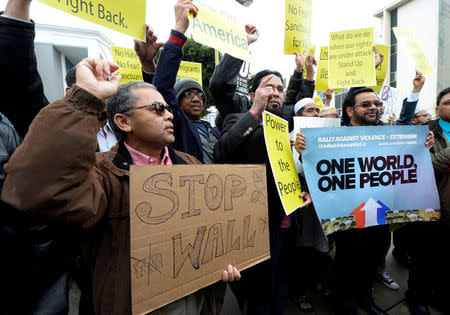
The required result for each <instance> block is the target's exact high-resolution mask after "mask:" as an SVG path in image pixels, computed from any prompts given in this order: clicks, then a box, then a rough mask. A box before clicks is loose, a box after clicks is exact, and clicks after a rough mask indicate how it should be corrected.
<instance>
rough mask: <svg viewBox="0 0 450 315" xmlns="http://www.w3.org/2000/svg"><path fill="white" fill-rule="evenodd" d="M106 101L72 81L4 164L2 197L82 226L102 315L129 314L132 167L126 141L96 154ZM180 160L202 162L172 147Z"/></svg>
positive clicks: (54, 219) (22, 208)
mask: <svg viewBox="0 0 450 315" xmlns="http://www.w3.org/2000/svg"><path fill="white" fill-rule="evenodd" d="M104 110H105V104H104V102H103V101H101V100H100V99H98V98H96V97H95V96H93V95H92V94H90V93H88V92H87V91H85V90H83V89H81V88H79V87H77V86H74V87H73V88H72V89H71V90H70V91H69V93H68V94H67V95H66V97H64V98H63V99H61V100H58V101H56V102H54V103H52V104H50V105H48V106H47V107H45V108H44V109H43V110H42V111H41V112H40V113H39V114H38V115H37V117H36V118H35V120H34V121H33V123H32V124H31V127H30V130H29V132H28V134H27V136H26V137H25V139H24V141H23V143H22V145H21V146H20V147H19V148H18V149H17V150H16V152H15V153H14V155H13V156H12V158H11V159H10V162H9V163H8V164H7V165H6V167H5V170H6V172H7V174H8V176H7V178H6V181H5V184H4V188H3V192H2V199H3V200H4V201H5V202H7V203H9V204H11V205H13V206H14V207H15V208H17V209H19V210H20V211H23V212H26V213H27V214H29V215H31V216H37V217H40V218H45V219H48V220H49V221H51V222H61V223H66V224H76V225H81V226H82V227H83V228H85V229H86V230H87V231H86V236H85V237H83V239H82V240H81V246H82V251H83V256H84V259H85V262H86V263H87V264H88V268H89V270H90V276H91V280H92V289H93V302H94V309H95V313H96V314H121V315H122V314H129V313H131V283H130V281H131V280H130V221H129V206H130V205H129V166H130V164H132V159H131V156H130V154H129V152H128V151H127V149H126V148H125V146H124V144H123V142H120V143H119V144H118V145H116V146H115V147H114V148H113V149H112V150H111V151H109V152H105V153H96V152H95V151H96V147H97V137H96V135H97V132H98V128H99V123H98V119H99V118H101V117H103V115H104ZM169 155H170V158H171V159H172V162H173V163H174V164H187V163H200V162H199V161H198V160H197V159H195V158H194V157H192V156H190V155H188V154H185V153H182V152H178V151H174V150H172V149H170V148H169Z"/></svg>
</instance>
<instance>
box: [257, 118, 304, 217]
mask: <svg viewBox="0 0 450 315" xmlns="http://www.w3.org/2000/svg"><path fill="white" fill-rule="evenodd" d="M263 126H264V138H265V141H266V148H267V154H268V155H269V159H270V167H271V168H272V173H273V175H274V180H275V184H276V186H277V187H278V194H279V195H280V199H281V203H282V204H283V208H284V212H286V214H287V215H289V214H291V213H292V212H294V211H295V210H297V208H298V207H299V206H301V204H302V203H303V199H302V198H300V197H299V194H300V193H301V186H300V180H299V179H298V174H297V171H296V169H295V164H294V159H293V157H292V153H291V143H290V141H289V128H288V122H287V121H286V120H284V119H282V118H280V117H278V116H276V115H273V114H271V113H269V112H266V111H265V112H264V113H263Z"/></svg>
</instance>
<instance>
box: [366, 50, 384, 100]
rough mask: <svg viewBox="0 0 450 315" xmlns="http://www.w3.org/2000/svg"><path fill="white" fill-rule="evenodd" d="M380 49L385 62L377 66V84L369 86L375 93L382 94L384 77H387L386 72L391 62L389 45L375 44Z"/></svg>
mask: <svg viewBox="0 0 450 315" xmlns="http://www.w3.org/2000/svg"><path fill="white" fill-rule="evenodd" d="M375 46H376V47H377V49H378V52H379V53H382V54H383V55H384V59H383V62H382V63H381V64H380V65H379V66H378V67H377V71H376V76H377V85H376V86H369V87H370V88H371V89H373V90H374V91H375V93H377V94H380V91H381V89H382V88H383V84H384V79H385V78H386V73H387V69H388V64H389V46H387V45H375Z"/></svg>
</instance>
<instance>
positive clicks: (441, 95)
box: [436, 87, 450, 107]
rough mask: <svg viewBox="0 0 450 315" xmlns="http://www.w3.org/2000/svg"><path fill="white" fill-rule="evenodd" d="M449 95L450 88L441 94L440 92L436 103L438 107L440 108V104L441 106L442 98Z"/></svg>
mask: <svg viewBox="0 0 450 315" xmlns="http://www.w3.org/2000/svg"><path fill="white" fill-rule="evenodd" d="M448 93H450V87H448V88H446V89H443V90H442V91H441V92H439V95H438V97H437V101H436V107H439V104H441V101H442V98H443V97H444V96H445V95H447V94H448Z"/></svg>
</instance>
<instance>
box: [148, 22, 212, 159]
mask: <svg viewBox="0 0 450 315" xmlns="http://www.w3.org/2000/svg"><path fill="white" fill-rule="evenodd" d="M187 25H189V24H187ZM185 31H186V30H185V29H180V28H178V29H177V28H176V29H173V30H172V31H171V33H170V37H169V40H168V41H166V43H165V44H164V49H163V50H162V51H161V55H160V57H159V60H158V65H157V67H156V73H155V76H154V78H153V84H154V85H155V86H156V87H157V88H158V91H159V92H160V93H161V94H162V95H163V97H164V99H165V100H166V102H167V104H169V106H170V107H171V108H172V112H173V116H174V118H173V124H174V135H175V142H173V144H172V145H171V146H172V147H173V148H174V149H176V150H179V151H182V152H185V153H188V154H191V155H193V156H195V157H196V158H197V159H198V160H199V161H201V162H202V163H205V164H212V163H214V158H213V150H214V144H215V143H216V142H217V139H219V137H220V132H219V130H217V128H213V127H212V126H211V124H210V123H209V122H207V121H205V120H202V119H201V117H202V113H203V110H204V109H205V105H206V94H205V91H204V90H203V88H202V86H201V85H200V84H199V83H198V82H197V81H195V80H193V79H179V80H177V81H176V82H175V80H176V77H177V73H178V69H179V68H180V63H181V59H182V57H183V46H184V44H185V43H186V40H187V38H186V36H185V35H184V32H185ZM149 49H150V48H149ZM144 79H145V78H144Z"/></svg>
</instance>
